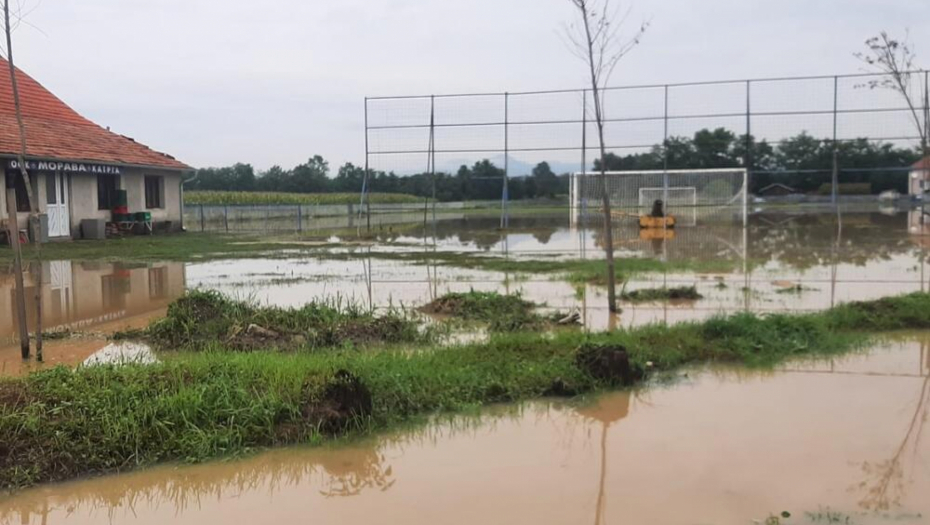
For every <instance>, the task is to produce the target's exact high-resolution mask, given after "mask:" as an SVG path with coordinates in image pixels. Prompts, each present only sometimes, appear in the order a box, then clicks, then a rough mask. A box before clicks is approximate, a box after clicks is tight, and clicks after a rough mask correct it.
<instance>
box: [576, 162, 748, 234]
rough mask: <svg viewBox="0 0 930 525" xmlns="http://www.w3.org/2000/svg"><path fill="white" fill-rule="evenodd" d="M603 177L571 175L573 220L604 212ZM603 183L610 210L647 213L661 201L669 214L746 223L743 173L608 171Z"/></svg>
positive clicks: (732, 170) (744, 172) (740, 171)
mask: <svg viewBox="0 0 930 525" xmlns="http://www.w3.org/2000/svg"><path fill="white" fill-rule="evenodd" d="M600 175H601V174H600V173H597V172H588V173H575V174H574V175H572V182H571V186H570V188H569V194H570V195H569V197H570V199H571V208H572V218H573V219H577V218H580V217H585V216H590V215H592V214H597V213H600V211H601V209H602V207H603V195H604V187H605V184H602V182H601V180H600V179H601V177H600ZM605 182H606V191H607V195H608V196H609V198H610V204H611V207H612V208H616V209H617V210H620V211H627V212H630V213H649V212H651V211H652V207H653V204H654V203H655V202H656V201H657V200H661V201H662V202H663V205H664V210H665V212H666V213H671V214H676V213H677V214H679V215H685V216H698V215H705V214H710V213H717V212H724V213H729V212H732V213H738V214H740V215H742V218H743V220H744V221H745V216H746V212H747V209H748V208H747V207H748V176H747V172H746V170H745V169H740V168H732V169H731V168H727V169H707V170H667V171H664V170H652V171H608V172H607V174H606V180H605Z"/></svg>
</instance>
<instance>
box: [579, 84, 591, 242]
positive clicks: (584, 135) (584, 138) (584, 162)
mask: <svg viewBox="0 0 930 525" xmlns="http://www.w3.org/2000/svg"><path fill="white" fill-rule="evenodd" d="M587 172H588V90H586V89H582V90H581V173H579V174H578V177H579V180H578V193H577V199H578V204H576V206H578V207H579V209H578V213H579V214H580V215H581V218H582V221H581V223H582V228H584V217H585V212H586V210H585V202H586V200H585V188H584V185H585V182H586V181H587V177H586V176H585V174H586V173H587Z"/></svg>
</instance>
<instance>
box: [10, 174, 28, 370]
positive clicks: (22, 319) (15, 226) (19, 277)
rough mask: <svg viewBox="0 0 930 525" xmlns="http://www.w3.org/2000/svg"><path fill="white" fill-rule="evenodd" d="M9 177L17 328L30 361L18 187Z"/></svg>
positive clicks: (24, 355)
mask: <svg viewBox="0 0 930 525" xmlns="http://www.w3.org/2000/svg"><path fill="white" fill-rule="evenodd" d="M9 179H10V177H7V188H6V211H7V218H8V222H7V225H8V226H9V233H8V235H9V237H10V246H11V247H12V248H13V275H14V278H15V280H16V321H17V323H16V328H17V330H18V331H19V345H20V350H21V353H22V356H23V359H29V328H28V327H27V326H26V288H25V283H24V280H23V253H22V250H21V249H20V246H19V223H18V221H17V220H16V187H15V186H13V185H11V184H10V182H12V181H11V180H9Z"/></svg>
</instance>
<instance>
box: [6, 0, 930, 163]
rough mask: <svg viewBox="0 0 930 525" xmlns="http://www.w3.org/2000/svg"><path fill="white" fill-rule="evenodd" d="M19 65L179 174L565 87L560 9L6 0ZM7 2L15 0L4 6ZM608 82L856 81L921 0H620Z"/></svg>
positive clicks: (921, 28)
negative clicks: (634, 31)
mask: <svg viewBox="0 0 930 525" xmlns="http://www.w3.org/2000/svg"><path fill="white" fill-rule="evenodd" d="M19 2H20V3H21V4H22V5H23V8H24V10H25V12H27V13H28V16H27V21H28V24H23V25H21V26H20V27H19V29H18V30H17V32H16V34H15V41H14V46H15V51H16V55H17V61H18V65H19V66H20V67H21V68H22V69H24V70H25V71H27V72H28V73H30V74H31V75H32V76H33V77H35V78H36V79H37V80H39V81H40V82H42V83H43V84H44V85H45V86H46V87H48V88H49V89H51V90H52V91H53V92H54V93H55V94H56V95H58V96H59V97H61V98H62V99H63V100H65V101H66V102H67V103H68V104H70V105H71V106H72V107H74V108H75V109H76V110H77V111H78V112H80V113H82V114H83V115H85V116H86V117H88V118H90V119H91V120H93V121H95V122H97V123H99V124H101V125H104V126H110V127H111V128H112V129H113V130H114V131H117V132H120V133H122V134H125V135H128V136H131V137H134V138H136V139H137V140H139V141H141V142H143V143H145V144H147V145H150V146H152V147H153V148H156V149H159V150H162V151H165V152H168V153H171V154H173V155H175V156H176V157H178V158H180V159H181V160H183V161H185V162H187V163H189V164H192V165H194V166H196V167H204V166H217V165H227V164H231V163H234V162H249V163H252V164H253V165H255V166H256V167H258V168H267V167H269V166H271V165H273V164H280V165H282V166H285V167H289V166H292V165H294V164H297V163H299V162H302V161H304V160H305V159H307V158H308V157H310V156H312V155H314V154H320V155H323V156H324V157H325V158H326V159H328V160H329V161H330V163H331V164H332V165H339V164H342V163H343V162H346V161H352V162H355V163H360V162H362V161H363V159H364V142H363V141H364V126H363V99H364V97H365V96H366V95H370V96H374V95H401V94H428V93H448V92H468V91H482V92H486V91H495V92H501V91H511V92H513V91H521V90H540V89H559V88H575V87H581V86H582V84H583V82H584V78H583V65H582V63H581V62H579V61H578V59H577V58H575V57H574V56H573V55H572V54H571V53H569V52H568V50H567V48H566V45H565V43H564V41H563V39H562V38H561V36H560V32H561V28H562V27H563V25H564V23H565V22H566V21H569V20H571V19H572V16H573V14H574V13H573V12H572V9H571V6H570V4H569V1H568V0H430V1H427V0H340V1H336V2H324V1H322V0H266V1H264V2H251V1H249V2H247V1H243V0H158V1H152V0H81V1H80V2H78V1H76V0H19ZM15 3H16V0H14V5H15ZM628 5H630V7H631V15H630V20H631V21H632V22H634V23H636V22H639V21H640V20H643V19H649V20H651V27H650V28H649V30H648V32H647V34H646V36H645V38H644V40H643V42H642V45H641V46H639V47H638V48H637V49H636V50H635V51H634V52H633V53H632V54H630V55H629V56H628V57H627V58H626V59H625V60H624V61H623V62H622V64H621V66H620V68H619V70H618V71H617V72H616V74H615V77H614V83H616V84H646V83H666V82H683V81H695V80H716V79H731V78H734V79H735V78H753V77H771V76H783V75H791V76H793V75H815V74H836V73H849V72H857V71H859V70H860V66H859V64H858V63H857V62H856V60H855V59H854V58H853V57H852V52H853V51H855V50H858V49H860V48H861V47H862V42H863V40H864V39H865V38H866V37H868V36H870V35H873V34H875V33H877V32H878V31H879V30H882V29H887V30H888V31H890V32H892V33H893V34H903V32H904V29H905V28H910V33H911V40H912V42H913V44H914V45H915V47H916V48H917V50H918V55H919V56H920V58H922V59H923V61H922V65H924V66H930V0H777V1H775V0H764V1H763V0H702V1H696V0H636V2H635V3H632V4H628Z"/></svg>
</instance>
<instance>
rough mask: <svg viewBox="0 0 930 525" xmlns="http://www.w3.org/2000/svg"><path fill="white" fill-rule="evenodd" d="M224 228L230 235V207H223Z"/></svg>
mask: <svg viewBox="0 0 930 525" xmlns="http://www.w3.org/2000/svg"><path fill="white" fill-rule="evenodd" d="M223 226H224V227H225V228H226V233H229V206H228V205H226V204H224V205H223Z"/></svg>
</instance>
